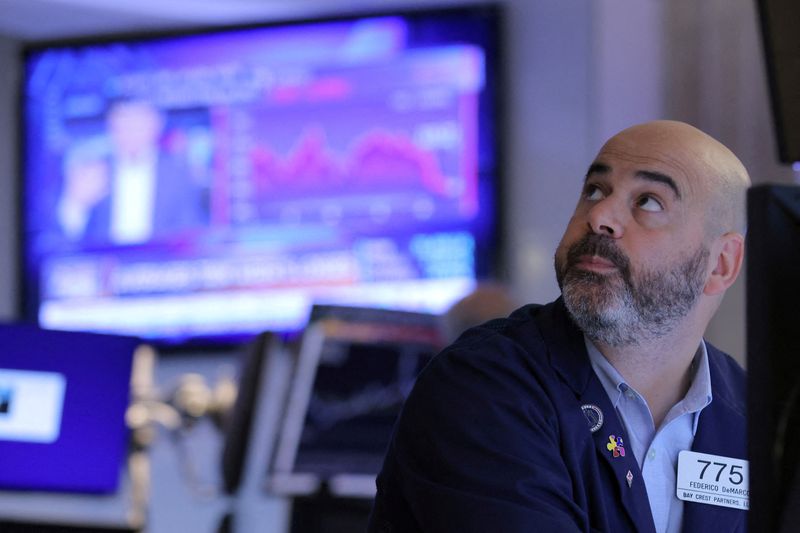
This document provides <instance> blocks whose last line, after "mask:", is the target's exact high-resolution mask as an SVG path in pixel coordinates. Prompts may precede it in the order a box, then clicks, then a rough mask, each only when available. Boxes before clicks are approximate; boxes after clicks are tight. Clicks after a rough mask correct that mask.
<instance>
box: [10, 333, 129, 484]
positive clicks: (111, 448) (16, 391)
mask: <svg viewBox="0 0 800 533" xmlns="http://www.w3.org/2000/svg"><path fill="white" fill-rule="evenodd" d="M139 345H140V341H139V340H138V339H135V338H131V337H121V336H111V335H99V334H89V333H72V332H61V331H47V330H42V329H39V328H36V327H33V326H29V325H19V324H2V325H0V346H2V349H0V458H2V467H0V490H15V491H20V490H25V491H58V492H73V493H97V494H108V493H114V492H116V491H117V490H118V488H119V486H120V474H121V472H123V470H124V467H125V457H126V453H127V447H128V430H127V428H126V424H125V412H126V409H127V407H128V402H129V396H130V379H131V367H132V361H133V354H134V351H135V349H136V348H137V346H139Z"/></svg>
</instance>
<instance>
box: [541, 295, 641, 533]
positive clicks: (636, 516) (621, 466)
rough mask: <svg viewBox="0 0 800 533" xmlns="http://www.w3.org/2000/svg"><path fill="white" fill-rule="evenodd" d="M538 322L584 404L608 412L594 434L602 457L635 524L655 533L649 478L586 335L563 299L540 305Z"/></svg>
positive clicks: (555, 364)
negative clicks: (605, 386)
mask: <svg viewBox="0 0 800 533" xmlns="http://www.w3.org/2000/svg"><path fill="white" fill-rule="evenodd" d="M535 323H536V325H537V326H538V328H539V330H540V333H541V336H542V338H543V339H544V341H545V345H546V347H547V351H548V357H549V360H550V364H551V366H552V368H553V369H555V371H556V373H558V375H559V376H560V377H561V379H562V380H563V381H564V382H565V383H566V384H567V385H568V386H569V387H570V388H571V389H572V391H573V392H574V393H575V396H576V399H577V400H578V405H581V406H584V405H592V406H594V407H597V408H599V409H600V411H601V412H602V413H603V425H602V426H601V427H600V428H599V429H598V430H596V431H595V432H594V433H591V438H592V439H593V440H594V447H595V449H596V452H597V454H598V455H599V456H600V462H602V463H603V464H605V465H606V467H607V468H608V469H610V473H611V476H612V478H613V479H614V480H615V486H614V489H613V490H614V492H615V493H616V497H617V498H618V501H620V502H621V503H622V507H623V508H624V509H625V512H626V514H627V516H628V518H629V519H630V520H631V522H632V524H633V528H634V529H636V530H637V531H641V532H653V533H654V532H655V525H654V523H653V515H652V513H651V511H650V501H649V500H648V497H647V490H646V488H645V485H644V478H643V477H642V475H641V471H640V470H639V465H638V463H637V461H636V458H635V457H634V455H633V450H632V448H630V447H629V446H628V445H627V443H628V442H629V439H628V435H627V433H626V432H625V430H624V427H623V425H622V423H621V421H620V420H619V417H618V416H617V412H616V410H615V409H614V406H613V405H612V403H611V400H610V399H609V397H608V395H607V394H606V392H605V390H604V389H603V385H602V383H600V380H599V379H598V378H597V375H596V374H595V373H594V370H593V369H592V366H591V364H590V362H589V356H588V354H587V353H586V345H585V343H584V340H583V334H582V333H581V331H580V330H579V329H578V327H577V326H576V325H575V324H574V323H573V322H572V319H571V318H570V317H569V314H568V313H567V310H566V308H565V307H564V303H563V301H562V300H561V299H560V298H559V299H558V300H556V301H555V302H553V303H552V304H549V305H547V306H544V307H542V308H539V309H538V312H537V316H536V322H535ZM588 429H589V428H588V424H587V431H588ZM615 444H621V449H619V448H620V447H617V454H616V456H615V453H614V448H615V446H614V445H615ZM623 453H624V455H622V454H623ZM629 477H630V478H631V481H630V484H629V482H628V478H629Z"/></svg>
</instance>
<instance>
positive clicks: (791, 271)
mask: <svg viewBox="0 0 800 533" xmlns="http://www.w3.org/2000/svg"><path fill="white" fill-rule="evenodd" d="M747 211H748V234H747V354H748V356H747V369H748V379H749V387H748V417H749V432H748V439H749V440H748V441H749V450H750V451H749V453H750V494H751V506H750V512H749V521H750V531H776V532H778V531H786V532H788V531H796V530H797V524H798V523H800V468H799V467H800V336H798V326H800V312H798V309H800V275H799V272H800V270H798V269H799V268H800V186H796V185H761V186H756V187H753V188H752V189H751V190H750V191H749V194H748V208H747Z"/></svg>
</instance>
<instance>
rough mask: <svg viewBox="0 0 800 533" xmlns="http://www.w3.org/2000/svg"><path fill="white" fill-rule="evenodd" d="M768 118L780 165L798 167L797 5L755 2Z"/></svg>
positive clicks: (786, 1) (787, 1)
mask: <svg viewBox="0 0 800 533" xmlns="http://www.w3.org/2000/svg"><path fill="white" fill-rule="evenodd" d="M756 5H757V6H758V14H759V20H760V22H761V38H762V39H761V41H762V45H763V47H764V58H765V63H766V67H767V79H768V80H769V89H770V97H771V98H770V100H771V103H772V118H773V123H774V126H775V136H776V138H777V141H778V158H779V160H780V161H781V162H782V163H788V164H800V33H798V31H797V21H798V20H800V3H798V2H796V1H795V0H757V2H756Z"/></svg>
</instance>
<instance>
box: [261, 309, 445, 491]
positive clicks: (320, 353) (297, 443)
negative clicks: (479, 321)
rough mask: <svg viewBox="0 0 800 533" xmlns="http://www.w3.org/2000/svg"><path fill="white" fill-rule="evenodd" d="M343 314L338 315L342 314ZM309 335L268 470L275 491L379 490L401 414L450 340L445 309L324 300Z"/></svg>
mask: <svg viewBox="0 0 800 533" xmlns="http://www.w3.org/2000/svg"><path fill="white" fill-rule="evenodd" d="M337 315H338V316H337ZM312 316H317V317H319V318H318V319H314V320H312V323H311V325H310V326H309V328H308V329H307V330H306V333H305V335H304V336H303V339H302V343H301V347H300V352H299V358H298V360H297V367H296V370H295V373H294V377H293V381H292V383H291V388H290V392H289V396H288V400H287V406H286V410H285V414H284V419H283V423H282V425H281V427H280V433H279V436H278V442H277V445H276V449H275V455H274V459H273V461H272V464H271V467H270V469H269V472H268V476H267V488H268V490H269V491H270V492H272V493H275V494H284V495H313V494H316V493H317V492H318V491H320V489H321V488H322V487H323V486H325V487H327V489H328V491H329V492H330V493H331V494H333V495H335V496H344V497H366V498H371V497H373V496H374V494H375V476H376V475H377V474H378V471H379V470H380V468H381V465H382V463H383V458H384V456H385V454H386V449H387V446H388V444H389V440H390V436H391V433H392V429H393V427H394V423H395V420H396V418H397V416H398V414H399V412H400V408H401V406H402V404H403V402H404V401H405V398H406V396H407V395H408V393H409V392H410V390H411V387H412V386H413V384H414V381H415V379H416V377H417V374H418V373H419V372H420V370H422V368H423V367H424V366H425V365H426V364H427V363H428V361H430V359H431V358H432V357H433V356H434V355H435V353H436V352H437V351H438V350H439V349H440V348H441V347H442V337H441V332H440V328H439V320H438V317H437V316H434V315H425V314H421V313H404V312H399V311H394V312H389V311H385V310H375V311H374V314H373V311H372V310H369V309H353V308H346V307H335V306H328V307H320V308H316V307H315V311H314V312H312Z"/></svg>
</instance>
